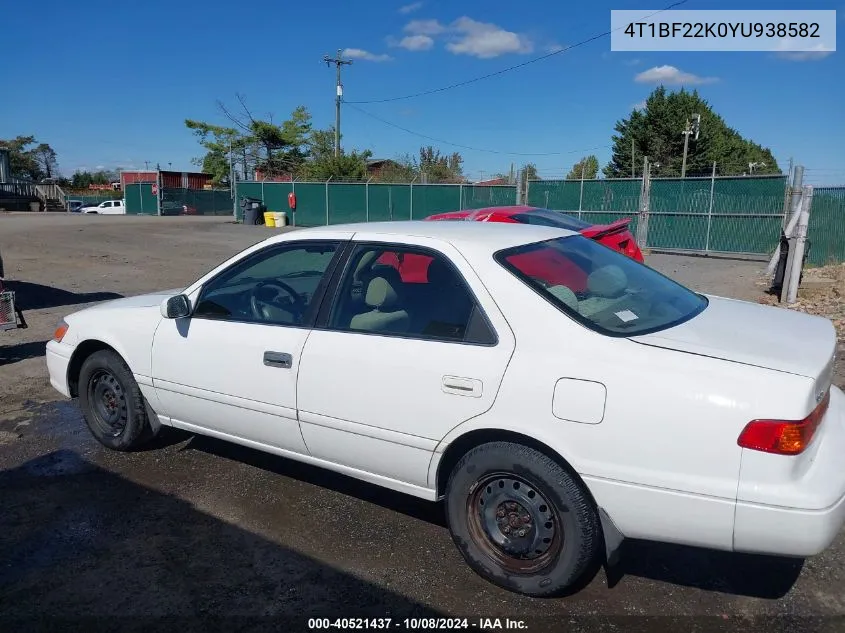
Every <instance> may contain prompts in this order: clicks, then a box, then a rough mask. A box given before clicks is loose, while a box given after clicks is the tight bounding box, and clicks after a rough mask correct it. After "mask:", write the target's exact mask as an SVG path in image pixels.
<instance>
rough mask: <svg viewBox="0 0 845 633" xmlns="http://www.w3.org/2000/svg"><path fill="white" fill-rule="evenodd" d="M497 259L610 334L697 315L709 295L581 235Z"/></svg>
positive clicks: (576, 315) (503, 253)
mask: <svg viewBox="0 0 845 633" xmlns="http://www.w3.org/2000/svg"><path fill="white" fill-rule="evenodd" d="M494 257H495V259H496V261H497V262H499V263H500V264H501V265H502V266H504V267H505V268H506V269H507V270H509V271H510V272H512V273H513V274H514V275H516V277H517V278H519V279H520V280H521V281H523V282H524V283H525V284H527V285H528V286H530V287H531V288H533V289H534V290H535V291H536V292H537V293H538V294H540V295H541V296H542V297H543V298H545V299H546V300H547V301H549V302H551V303H552V304H553V305H555V306H556V307H557V308H558V309H560V310H561V311H563V312H564V313H566V314H567V315H569V316H570V317H572V318H573V319H575V320H576V321H578V322H580V323H582V324H583V325H585V326H587V327H589V328H590V329H592V330H594V331H596V332H599V333H601V334H605V335H608V336H637V335H641V334H650V333H652V332H657V331H659V330H666V329H668V328H671V327H674V326H675V325H678V324H680V323H683V322H685V321H688V320H689V319H692V318H693V317H695V316H696V315H698V314H699V313H701V311H702V310H704V309H705V308H706V307H707V299H706V298H705V297H703V296H701V295H698V294H696V293H694V292H692V291H691V290H689V289H688V288H685V287H684V286H682V285H680V284H679V283H677V282H675V281H672V280H671V279H669V278H668V277H665V276H663V275H661V274H660V273H658V272H657V271H655V270H653V269H651V268H649V267H648V266H645V265H644V264H640V263H639V262H636V261H634V260H633V259H631V258H629V257H626V256H625V255H623V254H621V253H618V252H617V251H614V250H612V249H610V248H607V247H606V246H603V245H601V244H599V243H597V242H595V241H593V240H590V239H588V238H585V237H581V236H580V235H577V236H571V237H562V238H555V239H552V240H547V241H544V242H538V243H534V244H527V245H523V246H518V247H515V248H509V249H505V250H503V251H499V252H497V253H496V254H495V256H494Z"/></svg>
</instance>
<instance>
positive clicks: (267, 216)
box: [264, 211, 276, 227]
mask: <svg viewBox="0 0 845 633" xmlns="http://www.w3.org/2000/svg"><path fill="white" fill-rule="evenodd" d="M273 216H275V213H273V212H272V211H265V212H264V226H269V227H274V226H276V219H275V217H273Z"/></svg>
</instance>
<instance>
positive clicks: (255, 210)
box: [241, 197, 264, 225]
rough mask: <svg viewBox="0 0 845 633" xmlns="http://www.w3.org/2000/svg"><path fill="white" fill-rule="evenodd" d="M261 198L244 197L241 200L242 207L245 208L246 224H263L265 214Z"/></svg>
mask: <svg viewBox="0 0 845 633" xmlns="http://www.w3.org/2000/svg"><path fill="white" fill-rule="evenodd" d="M263 206H264V205H262V204H261V200H259V199H257V198H247V197H244V198H243V199H242V200H241V208H242V209H243V218H244V224H249V225H255V224H263V223H264V216H263V215H262V207H263Z"/></svg>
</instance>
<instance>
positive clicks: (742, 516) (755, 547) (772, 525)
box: [734, 495, 845, 557]
mask: <svg viewBox="0 0 845 633" xmlns="http://www.w3.org/2000/svg"><path fill="white" fill-rule="evenodd" d="M843 524H845V495H843V496H842V497H840V499H839V500H838V501H837V502H836V503H835V504H833V505H832V506H831V507H829V508H826V509H824V510H796V509H792V508H776V507H771V506H761V505H754V504H746V503H737V505H736V517H735V522H734V550H735V551H737V552H749V553H760V554H776V555H780V556H800V557H805V556H815V555H816V554H820V553H821V552H823V551H824V550H826V549H827V548H828V546H830V544H831V543H832V542H833V539H835V538H836V535H837V534H839V531H840V530H841V529H842V525H843Z"/></svg>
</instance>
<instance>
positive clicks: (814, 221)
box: [807, 186, 845, 266]
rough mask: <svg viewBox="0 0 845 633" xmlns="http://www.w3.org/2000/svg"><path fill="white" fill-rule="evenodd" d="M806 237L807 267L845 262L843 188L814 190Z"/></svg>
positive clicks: (844, 193)
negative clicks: (808, 246) (809, 265)
mask: <svg viewBox="0 0 845 633" xmlns="http://www.w3.org/2000/svg"><path fill="white" fill-rule="evenodd" d="M808 234H809V240H808V241H809V242H810V252H809V254H808V255H807V261H808V262H809V263H810V264H813V265H815V266H825V265H827V264H836V263H839V262H845V186H842V187H816V188H815V189H814V191H813V209H812V213H811V214H810V225H809V229H808Z"/></svg>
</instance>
